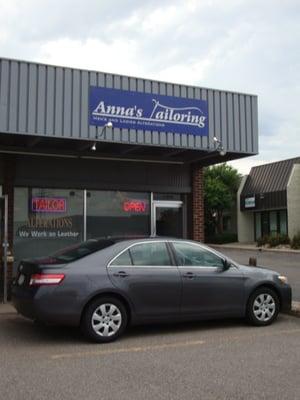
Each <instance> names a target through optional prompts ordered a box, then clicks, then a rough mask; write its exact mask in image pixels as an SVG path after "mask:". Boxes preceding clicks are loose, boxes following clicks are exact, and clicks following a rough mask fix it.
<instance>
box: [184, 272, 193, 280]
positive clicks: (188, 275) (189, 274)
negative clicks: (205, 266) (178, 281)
mask: <svg viewBox="0 0 300 400" xmlns="http://www.w3.org/2000/svg"><path fill="white" fill-rule="evenodd" d="M182 276H183V277H184V278H187V279H194V278H195V274H194V273H193V272H186V273H185V274H183V275H182Z"/></svg>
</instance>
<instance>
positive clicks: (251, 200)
mask: <svg viewBox="0 0 300 400" xmlns="http://www.w3.org/2000/svg"><path fill="white" fill-rule="evenodd" d="M254 207H255V196H253V197H246V198H245V208H254Z"/></svg>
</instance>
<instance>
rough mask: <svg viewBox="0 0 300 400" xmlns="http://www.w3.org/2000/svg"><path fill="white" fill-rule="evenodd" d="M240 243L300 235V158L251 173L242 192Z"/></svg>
mask: <svg viewBox="0 0 300 400" xmlns="http://www.w3.org/2000/svg"><path fill="white" fill-rule="evenodd" d="M238 203H239V209H238V240H239V241H240V242H253V241H256V240H258V239H260V238H262V237H264V236H272V235H278V234H280V235H287V236H289V237H290V238H293V236H294V235H296V234H297V233H298V232H300V157H297V158H292V159H289V160H284V161H279V162H275V163H270V164H266V165H261V166H258V167H254V168H252V169H251V171H250V174H249V175H248V176H245V177H244V178H243V180H242V182H241V186H240V188H239V192H238Z"/></svg>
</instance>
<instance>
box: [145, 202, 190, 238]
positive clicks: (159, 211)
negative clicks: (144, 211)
mask: <svg viewBox="0 0 300 400" xmlns="http://www.w3.org/2000/svg"><path fill="white" fill-rule="evenodd" d="M151 225H152V235H154V236H156V235H157V236H169V237H177V238H182V237H183V210H182V201H160V200H158V201H154V202H153V212H152V224H151Z"/></svg>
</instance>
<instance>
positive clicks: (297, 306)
mask: <svg viewBox="0 0 300 400" xmlns="http://www.w3.org/2000/svg"><path fill="white" fill-rule="evenodd" d="M288 314H290V315H293V316H294V317H298V318H300V302H299V301H293V302H292V309H291V311H290V312H288Z"/></svg>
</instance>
